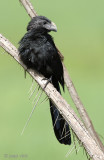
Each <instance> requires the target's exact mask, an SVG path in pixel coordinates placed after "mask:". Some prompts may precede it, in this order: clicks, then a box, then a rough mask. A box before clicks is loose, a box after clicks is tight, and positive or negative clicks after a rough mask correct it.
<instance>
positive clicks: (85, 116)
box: [20, 0, 104, 152]
mask: <svg viewBox="0 0 104 160" xmlns="http://www.w3.org/2000/svg"><path fill="white" fill-rule="evenodd" d="M20 2H21V3H22V4H23V6H24V8H25V9H26V11H27V13H28V15H29V16H30V17H31V18H33V17H35V16H36V15H37V14H36V12H35V11H34V9H33V7H32V4H31V3H30V1H29V0H20ZM58 53H59V55H60V57H61V59H62V60H63V58H64V57H63V55H62V54H61V53H60V51H59V50H58ZM63 66H64V64H63ZM64 79H65V83H66V86H67V88H68V91H69V93H70V96H71V98H72V100H73V102H74V104H75V106H76V108H77V110H78V112H79V115H80V117H81V119H82V120H83V122H84V125H85V127H86V128H87V130H88V131H89V133H90V135H91V136H92V138H93V139H94V140H95V141H96V143H97V144H98V145H99V147H100V148H101V150H102V151H103V152H104V146H103V144H102V142H101V141H100V139H99V137H98V135H97V133H96V131H95V129H94V126H93V124H92V122H91V120H90V118H89V116H88V114H87V112H86V110H85V107H84V106H83V104H82V102H81V100H80V98H79V96H78V93H77V91H76V89H75V87H74V84H73V83H72V80H71V78H70V76H69V74H68V71H67V69H66V68H65V66H64Z"/></svg>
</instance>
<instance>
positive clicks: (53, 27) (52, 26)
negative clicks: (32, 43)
mask: <svg viewBox="0 0 104 160" xmlns="http://www.w3.org/2000/svg"><path fill="white" fill-rule="evenodd" d="M51 31H55V32H57V26H56V25H55V23H53V22H51Z"/></svg>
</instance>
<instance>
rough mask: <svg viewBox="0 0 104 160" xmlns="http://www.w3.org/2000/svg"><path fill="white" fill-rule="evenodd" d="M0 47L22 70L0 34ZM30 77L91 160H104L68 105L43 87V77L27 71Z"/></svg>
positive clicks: (18, 60)
mask: <svg viewBox="0 0 104 160" xmlns="http://www.w3.org/2000/svg"><path fill="white" fill-rule="evenodd" d="M0 46H1V47H2V48H4V49H5V50H6V52H8V53H9V54H10V55H11V56H12V57H13V58H14V59H15V60H16V61H17V62H18V63H19V64H20V65H21V66H22V67H23V68H24V69H25V68H26V67H25V65H24V64H23V63H22V62H21V61H20V58H19V54H18V51H17V49H16V47H15V46H13V45H12V44H11V43H10V42H9V41H8V40H7V39H6V38H5V37H4V36H2V35H1V34H0ZM27 72H28V73H29V74H30V75H31V77H32V78H33V79H34V80H35V81H36V82H37V83H38V84H39V85H40V86H41V88H42V89H43V90H44V91H45V93H46V94H47V96H48V97H49V98H50V99H51V101H52V103H54V104H55V106H56V107H57V109H58V110H59V112H60V114H62V116H63V117H64V119H65V120H66V121H67V122H68V123H69V125H70V127H71V128H72V129H73V131H74V132H75V134H76V135H77V137H78V139H79V140H80V141H81V143H82V144H83V146H84V147H85V149H86V151H87V153H88V154H89V155H90V157H91V158H92V159H93V160H104V154H103V152H102V151H101V150H100V148H99V146H98V145H97V144H96V142H95V141H94V140H93V139H92V137H91V136H90V134H89V132H88V131H87V130H86V128H85V127H84V125H83V123H82V122H81V121H80V119H79V118H78V117H77V115H76V114H75V112H74V111H73V110H72V109H71V107H70V105H69V104H68V103H67V102H66V101H65V100H64V99H63V97H62V96H61V95H60V93H59V92H57V90H56V89H55V88H54V87H53V85H52V84H50V83H49V84H48V85H47V86H46V88H45V89H44V87H45V84H46V80H45V81H43V76H40V75H39V74H37V73H36V72H35V71H33V70H27Z"/></svg>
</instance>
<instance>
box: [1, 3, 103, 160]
mask: <svg viewBox="0 0 104 160" xmlns="http://www.w3.org/2000/svg"><path fill="white" fill-rule="evenodd" d="M31 2H32V4H33V5H34V8H35V9H36V11H37V13H38V14H39V15H45V16H47V17H48V18H50V19H51V20H52V21H53V22H55V23H56V25H57V28H58V32H57V33H52V35H53V37H54V40H55V43H56V45H57V46H58V48H59V49H60V51H61V52H62V53H63V55H64V57H65V60H64V62H65V65H66V67H67V69H68V71H69V73H70V75H71V78H72V80H73V82H74V84H75V87H76V89H77V91H78V93H79V95H80V98H81V100H82V101H83V103H84V105H85V107H86V110H87V111H88V114H89V116H90V118H91V120H92V122H93V124H94V126H95V129H96V131H97V132H98V133H99V134H100V135H102V136H103V135H104V127H103V123H104V122H103V121H104V8H103V6H104V1H103V0H100V1H98V0H92V1H91V0H66V1H59V0H57V1H56V0H52V1H49V0H37V1H36V0H31ZM29 20H30V18H29V17H28V15H27V13H26V12H25V10H24V8H23V7H22V6H21V4H20V3H19V1H18V0H15V1H12V0H8V1H7V0H3V1H0V32H1V33H2V34H3V35H4V36H6V37H7V38H8V39H9V40H10V41H11V42H12V43H13V44H14V45H15V46H16V47H18V42H19V40H20V39H21V37H22V36H23V35H24V33H25V32H26V26H27V24H28V22H29ZM3 53H4V50H3V49H1V48H0V159H1V160H5V159H19V160H22V159H27V160H33V159H37V160H49V159H50V160H53V159H57V160H64V159H66V158H65V155H66V153H67V152H68V150H69V149H71V147H72V146H64V145H60V144H59V143H58V141H57V140H56V138H55V136H54V133H53V129H52V122H51V116H50V111H49V106H48V101H47V102H45V103H43V104H42V105H40V106H39V107H37V108H36V109H35V112H34V114H33V116H32V119H31V121H30V123H29V125H28V127H27V128H26V130H25V132H24V134H23V136H21V135H20V134H21V130H22V128H23V126H24V124H25V122H26V120H27V118H28V116H29V114H30V112H31V110H32V107H33V105H32V100H31V101H29V98H28V96H29V95H28V91H29V88H30V86H31V84H32V79H31V78H30V76H28V75H27V78H26V79H25V78H24V71H23V69H22V68H21V67H20V66H19V65H18V64H17V63H16V62H15V61H14V60H13V59H12V58H11V57H10V56H9V55H8V54H6V53H5V54H3ZM34 96H35V94H34ZM63 96H64V98H65V99H66V100H67V101H68V102H69V103H70V104H71V105H72V106H73V108H74V105H73V103H72V101H71V99H69V94H68V92H67V90H66V92H65V94H63ZM44 97H45V95H44V96H43V97H42V98H41V100H40V102H41V101H42V99H44ZM74 109H75V108H74ZM5 154H7V157H6V155H5ZM16 155H17V156H18V157H16ZM22 155H23V156H24V157H20V156H22ZM25 155H26V156H25ZM10 156H12V157H10ZM13 156H15V157H14V158H13ZM67 159H71V160H76V159H78V160H79V159H80V160H82V159H83V160H86V159H87V158H86V156H85V155H83V150H82V149H80V151H79V153H78V155H76V154H75V152H74V153H72V154H71V155H70V156H68V158H67Z"/></svg>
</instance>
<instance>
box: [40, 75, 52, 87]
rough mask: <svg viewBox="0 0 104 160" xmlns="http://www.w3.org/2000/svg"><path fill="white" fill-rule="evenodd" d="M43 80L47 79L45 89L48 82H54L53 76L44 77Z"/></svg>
mask: <svg viewBox="0 0 104 160" xmlns="http://www.w3.org/2000/svg"><path fill="white" fill-rule="evenodd" d="M42 80H47V82H46V84H45V86H44V89H45V88H46V87H47V85H48V83H52V76H51V77H50V78H43V79H42Z"/></svg>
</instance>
